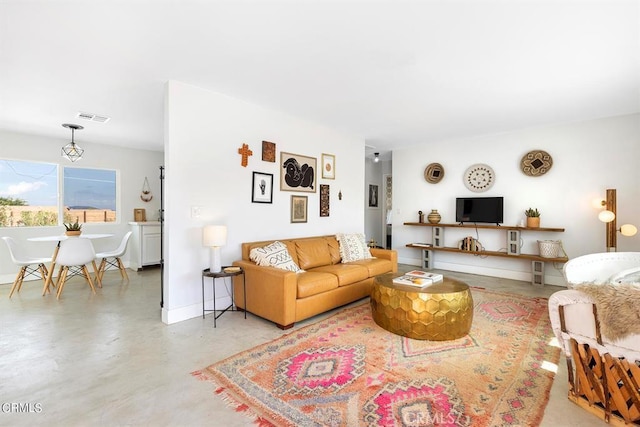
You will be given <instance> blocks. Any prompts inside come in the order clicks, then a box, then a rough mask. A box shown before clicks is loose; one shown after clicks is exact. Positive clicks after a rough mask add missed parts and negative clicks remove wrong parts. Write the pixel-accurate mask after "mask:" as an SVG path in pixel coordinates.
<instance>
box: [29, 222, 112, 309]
mask: <svg viewBox="0 0 640 427" xmlns="http://www.w3.org/2000/svg"><path fill="white" fill-rule="evenodd" d="M113 236H114V235H113V234H109V233H82V234H80V235H79V236H67V235H66V234H57V235H55V236H41V237H29V238H27V240H29V241H31V242H58V244H57V245H56V247H55V249H54V250H53V256H52V257H51V267H50V268H49V271H47V278H46V279H45V281H44V286H43V288H42V296H44V295H46V293H47V292H49V285H50V284H51V283H52V280H51V279H52V277H53V270H54V269H55V268H56V258H57V257H58V251H59V250H60V242H62V241H63V240H67V239H91V240H93V239H105V238H107V237H113ZM98 285H99V286H100V287H102V284H101V283H100V280H99V278H98Z"/></svg>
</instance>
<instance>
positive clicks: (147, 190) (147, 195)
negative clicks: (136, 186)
mask: <svg viewBox="0 0 640 427" xmlns="http://www.w3.org/2000/svg"><path fill="white" fill-rule="evenodd" d="M151 199H153V194H151V187H150V186H149V180H148V179H147V177H146V176H145V177H144V182H143V183H142V191H141V192H140V200H142V201H143V202H150V201H151Z"/></svg>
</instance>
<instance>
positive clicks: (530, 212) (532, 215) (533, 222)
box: [524, 208, 540, 228]
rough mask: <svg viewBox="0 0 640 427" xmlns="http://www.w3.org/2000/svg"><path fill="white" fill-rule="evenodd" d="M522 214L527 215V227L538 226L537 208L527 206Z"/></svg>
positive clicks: (538, 213)
mask: <svg viewBox="0 0 640 427" xmlns="http://www.w3.org/2000/svg"><path fill="white" fill-rule="evenodd" d="M524 214H525V215H526V216H527V228H538V227H540V212H539V211H538V209H537V208H536V209H533V208H529V209H527V210H525V211H524Z"/></svg>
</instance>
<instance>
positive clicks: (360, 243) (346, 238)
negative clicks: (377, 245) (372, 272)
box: [336, 233, 373, 262]
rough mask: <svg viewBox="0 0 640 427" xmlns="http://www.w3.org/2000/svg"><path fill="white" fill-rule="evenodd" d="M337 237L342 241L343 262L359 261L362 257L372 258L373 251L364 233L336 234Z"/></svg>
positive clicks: (341, 253) (341, 254)
mask: <svg viewBox="0 0 640 427" xmlns="http://www.w3.org/2000/svg"><path fill="white" fill-rule="evenodd" d="M336 239H337V240H338V242H340V256H341V257H342V262H349V261H358V260H361V259H370V258H373V257H372V256H371V252H370V251H369V247H368V246H367V242H366V241H365V239H364V234H362V233H353V234H343V233H339V234H336Z"/></svg>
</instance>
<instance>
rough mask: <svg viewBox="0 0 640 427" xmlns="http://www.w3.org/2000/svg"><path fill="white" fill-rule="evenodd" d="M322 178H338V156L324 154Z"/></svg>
mask: <svg viewBox="0 0 640 427" xmlns="http://www.w3.org/2000/svg"><path fill="white" fill-rule="evenodd" d="M322 178H324V179H335V178H336V156H334V155H333V154H325V153H322Z"/></svg>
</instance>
